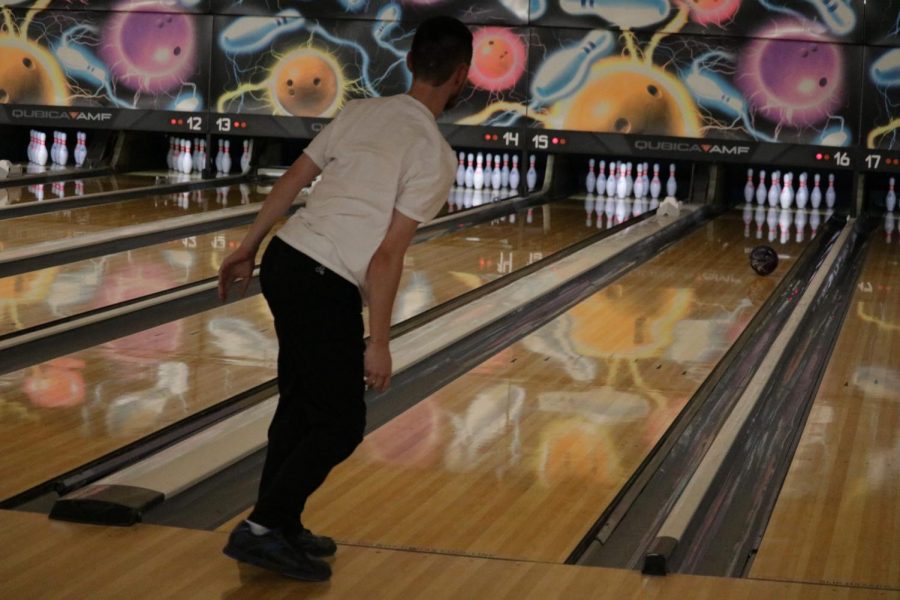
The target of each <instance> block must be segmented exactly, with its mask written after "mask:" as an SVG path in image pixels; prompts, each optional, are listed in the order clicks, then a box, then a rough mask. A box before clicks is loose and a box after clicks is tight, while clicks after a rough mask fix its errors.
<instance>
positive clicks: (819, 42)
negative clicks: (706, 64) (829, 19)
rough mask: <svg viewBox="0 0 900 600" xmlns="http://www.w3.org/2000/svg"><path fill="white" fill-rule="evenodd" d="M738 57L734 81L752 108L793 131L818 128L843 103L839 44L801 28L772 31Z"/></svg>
mask: <svg viewBox="0 0 900 600" xmlns="http://www.w3.org/2000/svg"><path fill="white" fill-rule="evenodd" d="M763 35H766V36H769V37H770V38H772V39H756V40H754V41H753V42H751V43H750V44H749V45H748V46H747V47H746V48H745V50H744V52H742V53H741V58H740V61H739V64H738V75H737V78H736V81H737V84H738V86H740V88H741V91H743V93H744V95H745V97H746V98H747V99H748V101H749V102H750V105H751V106H752V107H753V110H754V111H755V112H756V113H757V114H760V115H762V116H764V117H765V118H767V119H768V120H770V121H772V122H774V123H778V124H783V125H790V126H793V127H808V126H811V125H816V124H818V123H820V122H822V121H823V120H825V119H827V118H828V117H829V115H832V114H834V113H835V112H836V111H837V110H838V108H840V105H841V103H842V102H843V100H844V86H843V81H844V60H843V56H842V54H841V52H842V50H841V46H840V45H838V44H832V43H829V40H828V39H827V38H825V37H824V36H821V35H818V34H815V33H811V32H808V31H805V30H804V29H803V28H802V27H798V26H796V25H794V26H785V25H783V24H782V26H780V27H773V29H772V30H771V31H770V32H767V33H764V34H763Z"/></svg>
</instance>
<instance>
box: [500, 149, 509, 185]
mask: <svg viewBox="0 0 900 600" xmlns="http://www.w3.org/2000/svg"><path fill="white" fill-rule="evenodd" d="M500 187H502V188H508V187H509V154H504V155H503V170H502V171H500Z"/></svg>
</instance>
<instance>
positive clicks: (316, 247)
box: [278, 94, 456, 288]
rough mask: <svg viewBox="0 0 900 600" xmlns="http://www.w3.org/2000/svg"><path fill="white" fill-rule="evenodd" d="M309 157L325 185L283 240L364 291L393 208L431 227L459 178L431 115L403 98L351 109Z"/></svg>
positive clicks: (355, 104) (312, 148)
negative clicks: (371, 265) (367, 275)
mask: <svg viewBox="0 0 900 600" xmlns="http://www.w3.org/2000/svg"><path fill="white" fill-rule="evenodd" d="M305 152H306V154H307V155H308V156H309V157H310V158H311V159H312V160H313V162H314V163H316V165H318V166H319V168H320V169H322V179H321V181H319V183H318V185H316V187H315V188H314V189H313V191H312V193H311V194H310V196H309V198H308V199H307V201H306V206H305V207H303V208H301V209H300V210H298V211H297V212H296V213H294V215H293V216H292V217H291V218H290V219H288V221H287V223H285V224H284V226H283V227H282V228H281V230H280V231H279V232H278V237H280V238H281V239H283V240H284V241H285V242H287V243H288V244H290V245H291V246H293V247H294V248H296V249H297V250H299V251H301V252H303V253H304V254H306V255H307V256H309V257H310V258H313V259H315V260H316V261H318V262H319V263H321V264H322V265H324V266H326V267H328V268H329V269H331V270H332V271H334V272H335V273H337V274H338V275H340V276H341V277H343V278H345V279H347V280H348V281H350V282H352V283H355V284H356V285H357V286H359V287H360V288H362V287H364V284H365V279H366V271H367V270H368V268H369V261H370V260H371V259H372V255H373V254H375V251H376V250H377V249H378V246H379V245H380V244H381V242H382V240H384V236H385V234H386V233H387V230H388V226H389V225H390V223H391V218H392V216H393V211H394V209H396V210H397V211H398V212H400V213H402V214H404V215H406V216H407V217H409V218H411V219H414V220H416V221H419V222H420V223H422V222H425V221H430V220H431V219H433V218H434V217H435V215H436V214H437V213H438V212H439V211H440V209H441V206H442V205H443V204H444V203H445V202H446V201H447V196H448V194H449V191H450V186H451V185H452V182H453V180H454V178H455V174H456V157H455V155H454V153H453V149H452V148H450V145H449V144H447V142H446V140H444V138H443V136H442V135H441V133H440V130H439V129H438V127H437V123H436V122H435V120H434V115H433V114H432V113H431V111H430V110H428V108H427V107H426V106H425V105H424V104H422V103H421V102H419V101H418V100H416V99H415V98H413V97H412V96H408V95H405V94H404V95H398V96H390V97H387V98H370V99H365V100H353V101H351V102H349V103H347V105H346V106H345V107H344V108H343V110H342V111H341V112H340V114H339V115H338V116H337V118H336V119H334V120H333V121H331V122H330V123H329V124H328V125H327V126H325V128H324V129H322V131H321V132H319V134H318V135H317V136H316V137H315V139H313V141H312V142H310V144H309V146H307V148H306V150H305Z"/></svg>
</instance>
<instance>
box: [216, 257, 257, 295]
mask: <svg viewBox="0 0 900 600" xmlns="http://www.w3.org/2000/svg"><path fill="white" fill-rule="evenodd" d="M255 262H256V251H255V250H252V249H250V248H245V247H243V246H241V247H239V248H238V249H237V250H235V251H234V252H232V253H231V254H229V255H228V256H227V257H226V258H225V261H224V262H223V263H222V266H221V267H219V299H220V300H221V301H222V302H225V300H226V299H227V298H228V289H229V288H230V287H231V286H232V285H234V284H235V283H240V284H241V297H243V296H244V294H246V293H247V288H248V287H250V280H251V278H252V277H253V267H255V266H256V265H255V264H254V263H255Z"/></svg>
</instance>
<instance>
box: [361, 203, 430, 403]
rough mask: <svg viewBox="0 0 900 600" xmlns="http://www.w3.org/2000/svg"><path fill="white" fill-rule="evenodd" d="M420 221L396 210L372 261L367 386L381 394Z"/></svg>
mask: <svg viewBox="0 0 900 600" xmlns="http://www.w3.org/2000/svg"><path fill="white" fill-rule="evenodd" d="M418 226H419V223H418V221H416V220H414V219H411V218H409V217H407V216H406V215H404V214H402V213H400V212H399V211H396V210H395V211H394V214H393V216H392V218H391V224H390V226H389V227H388V231H387V234H386V235H385V236H384V240H382V242H381V245H380V246H378V250H376V251H375V254H374V255H373V256H372V260H371V261H370V262H369V270H368V271H367V272H366V291H367V297H368V304H369V342H368V344H367V346H366V359H365V368H366V383H367V384H368V385H369V386H371V387H374V388H375V389H377V390H378V391H380V392H383V391H384V390H386V389H387V388H388V386H389V385H390V382H391V373H392V366H391V350H390V346H389V343H390V334H391V314H392V313H393V310H394V298H395V297H396V296H397V288H398V287H399V286H400V276H401V275H402V274H403V257H404V255H405V254H406V249H407V248H409V245H410V243H411V242H412V239H413V236H415V234H416V229H417V228H418Z"/></svg>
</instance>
